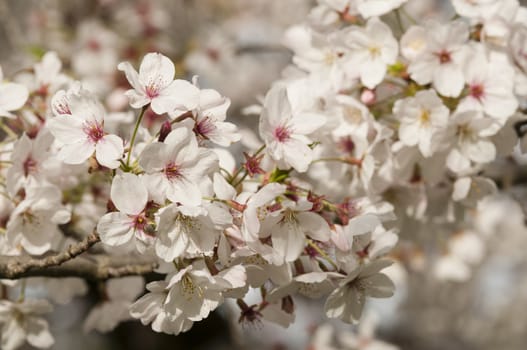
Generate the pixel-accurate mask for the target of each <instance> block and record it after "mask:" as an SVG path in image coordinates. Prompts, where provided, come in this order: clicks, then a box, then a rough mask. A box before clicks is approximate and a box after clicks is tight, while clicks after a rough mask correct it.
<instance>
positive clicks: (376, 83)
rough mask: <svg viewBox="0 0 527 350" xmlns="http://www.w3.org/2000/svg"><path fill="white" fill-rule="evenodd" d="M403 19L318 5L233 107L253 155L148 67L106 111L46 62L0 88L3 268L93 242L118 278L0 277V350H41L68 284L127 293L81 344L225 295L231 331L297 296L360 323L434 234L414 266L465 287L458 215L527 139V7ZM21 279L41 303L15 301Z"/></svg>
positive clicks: (281, 315)
mask: <svg viewBox="0 0 527 350" xmlns="http://www.w3.org/2000/svg"><path fill="white" fill-rule="evenodd" d="M405 3H406V1H404V0H390V1H378V0H339V1H334V0H331V1H330V0H319V1H318V5H317V6H316V7H315V8H314V9H313V10H312V11H311V13H310V14H309V16H308V19H307V21H306V23H304V24H302V25H298V26H295V27H292V28H290V29H289V30H288V31H287V33H286V35H285V39H284V40H285V44H286V46H288V47H289V48H290V49H291V50H292V51H293V53H294V56H293V64H292V65H291V66H290V67H288V68H287V69H286V70H285V71H284V74H283V78H282V79H281V80H279V81H277V82H275V83H274V84H273V85H272V86H271V88H270V89H269V90H268V92H267V94H266V95H265V98H264V99H263V100H262V105H261V106H260V105H259V106H253V108H250V109H249V110H250V111H257V112H258V114H259V123H258V133H257V134H256V133H253V134H252V135H251V134H248V135H249V136H250V137H248V138H250V139H258V140H259V142H260V143H256V144H255V143H254V142H250V141H248V140H247V139H246V138H245V137H244V138H242V134H243V132H246V134H245V135H247V133H249V131H247V130H241V129H239V128H238V127H237V126H236V125H235V124H233V123H231V122H228V121H226V118H227V110H228V108H229V105H230V100H229V99H228V98H227V97H224V96H222V94H220V93H219V92H217V91H215V90H212V89H203V88H201V87H200V85H199V83H198V78H197V77H194V78H193V79H192V80H191V81H187V80H184V79H177V78H176V66H175V65H174V63H173V62H172V61H171V60H170V59H169V58H168V57H166V56H164V55H162V54H160V53H154V52H153V53H148V54H146V55H145V56H144V58H143V59H142V61H141V62H140V64H139V69H138V71H137V70H136V69H135V68H134V64H132V63H130V62H122V63H120V64H118V65H117V67H116V68H117V69H118V70H119V71H122V72H123V73H124V78H125V79H126V80H127V81H128V84H129V86H128V87H129V89H128V91H126V92H125V91H123V90H124V89H116V91H117V92H120V93H121V95H122V96H126V97H127V98H128V102H129V105H126V106H121V107H120V108H113V106H112V108H108V106H105V105H104V103H102V102H101V100H100V98H99V97H100V96H97V94H95V93H94V92H93V91H91V90H90V89H89V88H88V87H87V86H86V84H81V83H80V82H79V81H75V80H74V79H73V78H71V77H69V76H67V75H66V74H64V73H62V69H61V67H62V63H61V61H60V60H59V58H58V56H57V55H56V54H55V53H54V52H48V53H46V54H45V55H44V56H43V57H42V60H41V62H39V63H37V64H35V66H34V67H33V69H32V70H30V71H27V72H23V73H21V74H19V75H17V76H15V77H14V81H13V82H2V83H1V84H0V118H1V119H0V125H1V127H2V129H3V131H4V133H5V135H6V137H5V138H4V140H3V142H2V143H1V145H0V178H1V179H2V181H1V183H0V185H1V186H2V187H1V188H0V191H1V194H2V195H3V196H2V197H0V231H1V232H0V252H1V257H2V258H6V259H14V260H17V261H18V260H20V261H23V259H28V258H30V257H36V258H41V259H42V261H44V259H45V256H48V255H53V254H57V253H60V252H66V253H67V254H66V259H64V261H66V260H71V263H72V264H73V263H74V262H75V256H74V255H76V254H73V253H71V252H72V249H71V246H73V245H75V244H78V243H79V242H81V243H82V242H84V240H85V239H87V238H89V237H92V235H93V234H95V237H97V238H98V239H100V241H101V243H102V244H101V246H102V247H101V248H102V249H100V250H98V251H92V252H91V255H93V261H95V264H97V261H98V258H100V257H101V256H104V257H105V258H106V259H107V261H110V262H115V263H116V264H119V263H120V261H121V262H122V261H128V265H126V264H125V265H124V266H122V265H119V266H118V267H115V268H112V269H111V271H110V272H107V274H106V275H101V272H100V271H101V269H100V268H98V269H95V270H96V271H98V272H97V273H99V275H93V274H92V275H90V272H83V271H82V270H78V272H77V273H78V274H77V275H75V274H73V275H71V276H70V277H76V278H66V279H61V280H58V281H57V280H55V279H43V278H40V277H39V278H36V277H29V276H23V277H27V278H21V279H18V280H16V281H8V280H0V284H2V287H3V288H2V295H1V297H2V300H0V324H1V325H2V326H3V328H2V331H1V332H2V344H1V347H2V348H3V349H15V348H17V347H19V346H20V345H21V344H23V343H24V341H27V342H29V343H30V344H31V345H34V346H36V347H43V348H44V347H49V346H51V344H52V343H53V338H52V336H51V334H50V333H49V331H48V325H47V323H46V321H45V320H44V319H43V318H41V317H40V315H41V314H43V313H46V312H49V311H51V309H52V305H51V304H50V303H49V301H48V300H47V299H51V300H52V301H54V302H56V303H63V302H67V301H69V300H70V299H71V298H73V297H74V296H76V295H82V294H84V293H86V289H87V288H86V285H85V283H84V282H83V281H82V280H80V279H79V278H78V277H86V276H88V277H86V278H92V279H101V280H106V279H108V278H110V277H122V278H116V279H111V280H109V281H108V282H104V283H101V285H100V286H101V288H100V289H101V290H100V293H101V296H102V298H101V299H102V300H103V301H102V302H101V303H100V304H99V305H97V306H96V307H95V308H94V309H93V310H92V311H91V312H90V314H89V316H88V317H87V319H86V323H85V330H91V329H97V330H99V331H109V330H111V329H113V328H114V327H115V326H116V325H117V324H118V323H119V322H120V321H123V320H126V319H128V318H129V317H130V316H131V317H133V318H136V319H139V320H141V322H142V323H143V324H145V325H146V324H148V325H150V326H151V328H152V329H153V330H154V331H156V332H164V333H169V334H179V333H181V332H185V331H187V330H189V329H190V328H191V327H192V325H193V323H194V322H198V321H201V320H203V319H205V318H207V317H208V316H209V314H210V313H211V312H212V311H214V310H215V309H217V308H218V307H219V306H220V305H222V304H223V303H224V302H225V301H226V300H227V299H232V300H233V301H235V303H236V304H237V305H238V306H239V309H240V310H239V311H240V313H239V321H240V322H241V323H255V322H259V321H260V320H267V321H270V322H274V323H278V324H280V325H283V326H286V327H287V326H288V325H289V324H291V323H292V322H293V321H294V319H295V299H294V297H295V296H296V295H302V296H305V297H309V298H314V299H318V298H322V297H323V298H325V304H324V310H325V313H326V315H327V316H328V317H330V318H338V319H340V320H342V321H344V322H347V323H356V322H358V321H359V320H360V318H361V314H362V311H363V309H364V307H365V305H366V303H367V301H368V299H369V298H370V297H372V298H388V297H391V296H392V295H393V294H394V290H395V284H394V282H392V279H391V278H390V277H389V275H390V269H389V268H388V267H389V266H390V265H392V264H393V262H394V261H397V264H404V266H406V267H408V268H409V269H419V268H422V264H421V263H419V262H418V261H417V260H418V259H419V258H420V257H421V256H422V253H421V247H420V245H419V244H420V240H419V239H418V238H419V237H420V236H422V235H423V234H424V233H423V232H427V233H430V232H433V233H434V234H435V235H436V236H441V237H443V238H442V239H441V240H440V241H441V242H442V243H441V244H442V246H441V244H438V247H436V249H437V251H436V252H434V253H435V256H434V257H432V258H430V259H428V260H427V261H426V262H425V263H426V264H430V265H432V266H433V268H434V271H435V274H436V276H437V277H438V278H440V279H453V280H464V279H466V278H468V277H469V275H470V266H471V265H475V264H477V263H478V262H479V260H480V259H481V255H482V251H483V250H484V248H485V246H484V238H485V236H484V235H483V234H481V233H479V232H478V230H477V228H475V227H473V226H474V225H473V223H472V218H471V216H470V215H471V210H473V209H474V208H475V207H476V206H478V204H479V202H480V201H481V200H482V199H483V198H484V197H486V196H488V195H489V194H492V193H494V192H496V191H497V189H498V185H497V184H496V180H497V176H495V175H494V174H496V171H495V164H496V162H495V161H496V160H499V159H500V158H503V157H507V156H510V155H511V154H513V152H514V151H515V147H516V146H517V144H519V142H520V141H521V146H523V145H524V142H525V140H522V139H521V136H522V135H521V133H520V132H517V131H516V130H519V128H518V126H519V125H520V126H521V125H522V124H521V123H522V122H523V119H525V117H524V116H523V114H522V110H521V108H522V106H524V105H525V97H526V96H527V53H526V51H525V44H526V43H527V26H526V25H525V23H526V21H525V19H526V18H527V10H525V9H524V8H521V7H520V6H519V4H518V2H517V1H515V0H511V1H503V2H499V3H497V2H496V3H494V2H488V1H465V0H453V1H452V5H453V8H454V9H455V11H456V12H457V16H456V18H455V19H452V20H450V21H446V22H437V21H432V20H426V21H418V20H417V19H415V18H413V17H412V16H411V15H409V14H408V13H407V12H406V10H405V7H404V6H405ZM401 6H403V7H401ZM121 74H122V73H121ZM0 78H3V77H1V72H0ZM130 108H131V109H132V110H133V111H134V112H130V111H129V109H130ZM107 110H109V111H107ZM129 112H130V113H135V115H137V117H136V118H135V119H133V118H131V115H130V114H129ZM131 121H132V122H131ZM134 121H135V122H134ZM515 127H516V129H515ZM234 144H237V147H238V148H237V149H236V146H235V147H231V145H234ZM241 148H244V149H243V151H244V153H243V154H244V159H243V160H240V159H239V157H237V155H238V154H240V153H241V152H240V149H241ZM516 152H521V150H520V149H519V148H516ZM400 233H401V237H403V238H404V241H405V244H404V245H400V246H397V242H398V241H399V234H400ZM445 237H446V238H445ZM438 241H439V240H438ZM88 248H89V246H86V249H85V250H88ZM388 255H390V256H388ZM433 255H434V254H433ZM130 257H132V259H131V260H130V259H129V258H130ZM126 259H128V260H126ZM146 260H148V261H149V263H150V265H151V266H153V267H155V268H152V269H150V270H144V269H143V267H144V266H145V265H144V264H143V265H138V262H140V261H143V262H144V261H146ZM64 261H62V260H61V261H60V262H58V263H55V264H54V263H53V260H51V263H50V265H51V266H53V264H54V265H60V264H61V263H63V262H64ZM93 261H90V262H86V263H90V264H92V263H93ZM134 261H135V262H137V264H134ZM106 263H107V264H108V262H106ZM9 266H11V265H8V267H9ZM35 266H38V264H37V265H35ZM72 266H73V265H72ZM420 266H421V267H420ZM58 268H59V267H56V269H58ZM154 270H155V271H154ZM33 271H34V270H33ZM67 271H71V270H67ZM90 271H92V270H90ZM151 272H155V273H156V274H154V276H156V278H157V279H156V280H155V281H154V282H150V283H148V284H147V285H146V290H147V292H146V294H144V295H142V296H140V297H139V298H138V296H139V295H141V294H142V291H143V285H144V281H143V279H142V278H141V277H135V276H134V277H132V276H129V277H125V276H128V275H141V274H144V273H151ZM83 273H84V275H83ZM43 276H47V275H46V274H45V273H44V274H43ZM101 276H102V277H101ZM2 277H9V275H7V274H6V275H3V276H2ZM35 285H40V286H44V289H45V290H46V291H47V296H46V299H43V300H40V299H36V300H35V299H31V298H30V293H26V291H29V290H31V288H33V287H34V286H35ZM66 291H67V292H66ZM249 292H256V293H257V294H258V300H257V301H256V302H251V303H249V302H248V301H247V298H246V296H247V294H248V293H249ZM17 295H18V299H17V298H15V296H17ZM365 337H366V336H365ZM369 337H370V336H368V337H367V338H369ZM350 342H351V343H353V344H355V343H360V340H357V339H355V338H353V339H352V340H350Z"/></svg>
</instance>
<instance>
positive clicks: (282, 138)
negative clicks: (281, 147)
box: [273, 126, 291, 142]
mask: <svg viewBox="0 0 527 350" xmlns="http://www.w3.org/2000/svg"><path fill="white" fill-rule="evenodd" d="M273 136H274V137H275V139H277V140H278V142H286V141H288V140H289V139H290V138H291V129H289V128H288V127H287V126H279V127H277V128H276V129H274V132H273Z"/></svg>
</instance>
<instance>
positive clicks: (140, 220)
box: [133, 214, 147, 232]
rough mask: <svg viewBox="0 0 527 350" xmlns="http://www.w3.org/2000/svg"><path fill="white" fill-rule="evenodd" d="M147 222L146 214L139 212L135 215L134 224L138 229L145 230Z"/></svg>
mask: <svg viewBox="0 0 527 350" xmlns="http://www.w3.org/2000/svg"><path fill="white" fill-rule="evenodd" d="M146 223H147V222H146V218H145V216H144V214H139V215H137V216H136V217H135V219H134V223H133V225H134V228H135V230H136V231H140V232H144V230H145V226H146Z"/></svg>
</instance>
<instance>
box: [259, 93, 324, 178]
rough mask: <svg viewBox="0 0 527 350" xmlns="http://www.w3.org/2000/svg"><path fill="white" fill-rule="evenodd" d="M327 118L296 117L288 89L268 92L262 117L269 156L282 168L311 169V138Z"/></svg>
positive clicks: (261, 125)
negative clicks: (310, 135) (309, 136)
mask: <svg viewBox="0 0 527 350" xmlns="http://www.w3.org/2000/svg"><path fill="white" fill-rule="evenodd" d="M324 122H325V119H323V118H322V117H317V116H315V115H298V116H295V115H293V114H292V110H291V105H290V102H289V99H288V96H287V90H286V89H285V88H284V87H281V86H275V87H273V88H272V89H271V90H269V92H268V93H267V95H266V97H265V102H264V109H263V111H262V115H261V117H260V135H261V137H262V138H263V140H264V141H265V143H266V146H267V148H266V151H267V153H268V154H269V155H270V156H271V158H273V159H274V160H275V161H277V162H278V163H279V164H280V166H281V167H282V168H285V167H287V166H291V167H293V168H295V170H297V171H299V172H304V171H306V170H307V168H308V166H309V164H310V163H311V161H312V159H313V152H312V150H311V148H309V143H310V142H311V140H310V139H309V138H308V136H307V135H309V134H311V133H313V132H314V131H315V130H316V129H317V128H319V127H320V126H322V125H323V124H324Z"/></svg>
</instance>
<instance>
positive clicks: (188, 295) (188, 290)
mask: <svg viewBox="0 0 527 350" xmlns="http://www.w3.org/2000/svg"><path fill="white" fill-rule="evenodd" d="M181 292H182V294H183V295H184V297H185V299H187V300H190V299H192V297H194V294H195V293H196V292H197V293H198V296H199V297H200V298H203V290H202V289H201V287H200V286H198V285H196V284H195V283H194V281H193V280H192V277H190V276H189V275H188V274H185V276H183V278H182V279H181Z"/></svg>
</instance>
